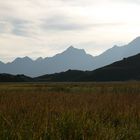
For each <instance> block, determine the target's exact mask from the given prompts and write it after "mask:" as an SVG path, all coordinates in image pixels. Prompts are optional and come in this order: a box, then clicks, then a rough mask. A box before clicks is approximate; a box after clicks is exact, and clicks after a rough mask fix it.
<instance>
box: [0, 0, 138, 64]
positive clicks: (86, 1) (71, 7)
mask: <svg viewBox="0 0 140 140" xmlns="http://www.w3.org/2000/svg"><path fill="white" fill-rule="evenodd" d="M139 14H140V0H0V60H2V61H10V60H13V59H14V58H15V57H17V56H20V57H23V56H30V57H32V58H36V57H39V56H42V57H47V56H52V55H54V54H55V53H58V52H61V51H63V50H65V49H66V48H67V47H69V46H70V45H73V46H75V47H77V48H83V49H85V50H86V51H87V52H88V53H90V54H92V55H97V54H99V53H101V52H103V51H104V50H106V49H107V48H110V47H112V46H113V45H115V44H116V45H122V44H125V43H128V42H130V41H131V40H132V39H134V38H135V37H137V36H140V18H139Z"/></svg>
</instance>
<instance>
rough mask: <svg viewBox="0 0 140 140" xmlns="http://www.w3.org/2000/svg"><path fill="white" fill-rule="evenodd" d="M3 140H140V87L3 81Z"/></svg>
mask: <svg viewBox="0 0 140 140" xmlns="http://www.w3.org/2000/svg"><path fill="white" fill-rule="evenodd" d="M0 140H140V83H139V82H125V83H1V84H0Z"/></svg>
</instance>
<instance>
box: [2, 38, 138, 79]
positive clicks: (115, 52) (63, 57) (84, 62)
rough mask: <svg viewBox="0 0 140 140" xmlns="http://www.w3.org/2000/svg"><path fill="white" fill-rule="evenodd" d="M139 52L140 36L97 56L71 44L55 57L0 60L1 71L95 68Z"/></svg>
mask: <svg viewBox="0 0 140 140" xmlns="http://www.w3.org/2000/svg"><path fill="white" fill-rule="evenodd" d="M137 53H140V37H137V38H136V39H134V40H133V41H132V42H130V43H129V44H127V45H125V46H121V47H118V46H114V47H113V48H111V49H108V50H107V51H105V52H104V53H102V54H101V55H99V56H96V57H93V56H91V55H89V54H87V53H86V52H85V51H84V50H83V49H76V48H74V47H72V46H71V47H69V48H68V49H67V50H65V51H64V52H62V53H59V54H57V55H55V56H53V57H46V58H44V59H43V58H41V57H40V58H38V59H37V60H35V61H34V60H32V59H31V58H29V57H24V58H17V59H15V60H14V61H13V62H10V63H7V64H4V63H3V62H0V73H9V74H25V75H28V76H32V77H37V76H40V75H44V74H52V73H58V72H63V71H67V70H69V69H71V70H82V71H85V70H94V69H97V68H100V67H103V66H105V65H108V64H111V63H113V62H115V61H119V60H121V59H123V58H124V57H129V56H133V55H135V54H137Z"/></svg>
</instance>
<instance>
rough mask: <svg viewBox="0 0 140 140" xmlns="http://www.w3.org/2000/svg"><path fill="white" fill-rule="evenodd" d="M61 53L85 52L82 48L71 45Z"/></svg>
mask: <svg viewBox="0 0 140 140" xmlns="http://www.w3.org/2000/svg"><path fill="white" fill-rule="evenodd" d="M63 53H83V54H86V52H85V50H84V49H79V48H75V47H73V46H70V47H68V48H67V49H66V50H65V51H64V52H63Z"/></svg>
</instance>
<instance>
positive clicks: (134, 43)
mask: <svg viewBox="0 0 140 140" xmlns="http://www.w3.org/2000/svg"><path fill="white" fill-rule="evenodd" d="M128 45H131V46H137V45H140V36H138V37H136V38H135V39H134V40H132V41H131V42H130V43H129V44H128Z"/></svg>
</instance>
